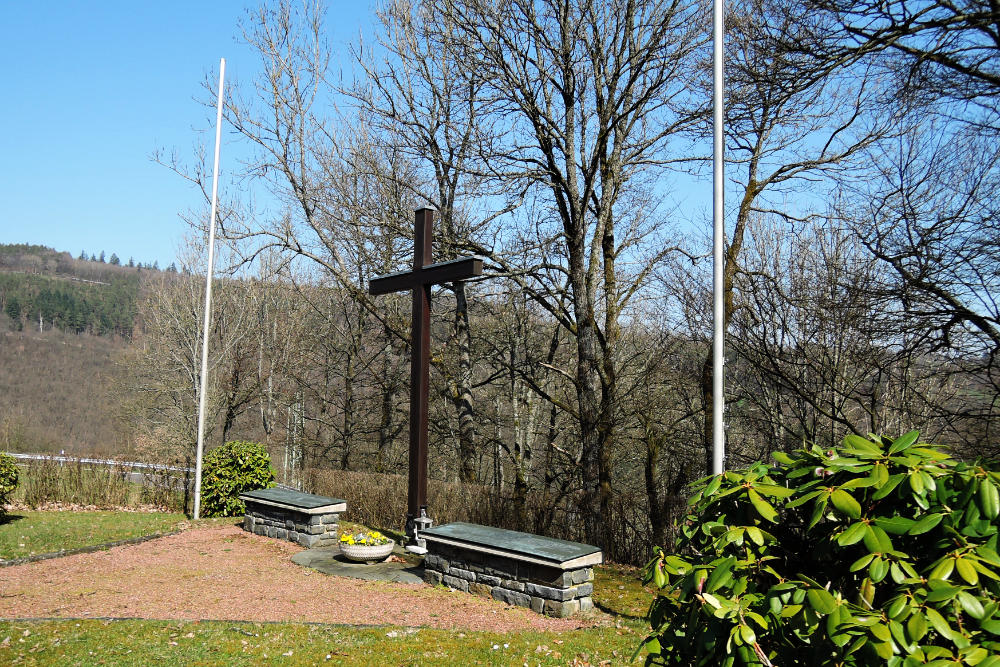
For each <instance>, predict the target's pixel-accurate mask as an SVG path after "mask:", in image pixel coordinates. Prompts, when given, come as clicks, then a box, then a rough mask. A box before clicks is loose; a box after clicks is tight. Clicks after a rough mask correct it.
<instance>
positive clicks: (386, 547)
mask: <svg viewBox="0 0 1000 667" xmlns="http://www.w3.org/2000/svg"><path fill="white" fill-rule="evenodd" d="M394 544H395V542H394V541H392V540H390V541H389V542H388V543H386V544H344V543H343V542H341V543H340V553H342V554H344V557H345V558H349V559H350V560H354V561H358V562H365V561H381V560H385V559H386V557H387V556H388V555H389V554H391V553H392V547H393V545H394Z"/></svg>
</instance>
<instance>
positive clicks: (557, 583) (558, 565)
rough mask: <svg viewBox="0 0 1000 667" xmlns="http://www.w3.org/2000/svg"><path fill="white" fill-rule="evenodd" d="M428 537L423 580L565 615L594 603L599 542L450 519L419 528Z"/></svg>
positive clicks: (561, 615)
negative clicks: (595, 543)
mask: <svg viewBox="0 0 1000 667" xmlns="http://www.w3.org/2000/svg"><path fill="white" fill-rule="evenodd" d="M420 536H421V537H422V538H424V539H425V540H426V541H427V551H428V553H427V555H426V556H425V558H424V581H426V582H427V583H429V584H433V585H436V584H443V585H445V586H449V587H451V588H454V589H457V590H461V591H465V592H468V593H474V594H477V595H483V596H490V597H493V598H495V599H497V600H502V601H504V602H507V603H508V604H515V605H519V606H522V607H530V608H531V609H532V610H533V611H536V612H538V613H541V614H548V615H550V616H558V617H560V618H565V617H567V616H570V615H571V614H574V613H576V612H577V611H587V610H588V609H591V608H593V606H594V603H593V599H592V598H591V593H592V592H593V590H594V584H593V580H594V567H593V566H594V565H599V564H600V563H602V562H603V561H604V554H603V553H602V552H601V550H600V549H599V548H598V547H595V546H592V545H589V544H581V543H579V542H568V541H566V540H559V539H555V538H552V537H542V536H540V535H532V534H530V533H520V532H517V531H513V530H504V529H502V528H491V527H489V526H480V525H477V524H473V523H461V522H456V523H449V524H445V525H443V526H437V527H434V528H428V529H427V530H424V531H422V532H421V533H420Z"/></svg>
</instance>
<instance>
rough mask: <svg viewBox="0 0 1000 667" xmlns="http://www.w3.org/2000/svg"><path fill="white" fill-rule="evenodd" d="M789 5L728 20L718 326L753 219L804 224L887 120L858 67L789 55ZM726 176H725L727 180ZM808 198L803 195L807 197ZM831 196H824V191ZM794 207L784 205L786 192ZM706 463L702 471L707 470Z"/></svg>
mask: <svg viewBox="0 0 1000 667" xmlns="http://www.w3.org/2000/svg"><path fill="white" fill-rule="evenodd" d="M798 8H799V6H798V5H796V4H795V3H794V1H790V0H754V2H751V3H750V4H749V5H744V6H742V7H741V8H739V9H738V10H737V11H735V12H732V13H731V27H730V28H729V36H730V37H729V42H728V45H729V46H728V50H727V58H726V67H727V87H728V95H727V106H726V152H727V161H728V162H729V163H730V164H734V163H735V164H736V165H737V167H736V169H735V170H732V171H735V176H734V177H733V178H734V180H735V181H736V184H737V188H738V190H737V197H736V200H737V201H736V204H735V214H734V216H733V218H734V222H733V225H732V236H731V238H730V240H729V243H728V245H727V247H726V252H725V266H724V269H723V287H722V289H723V300H724V312H725V315H724V325H725V326H726V327H727V328H728V326H729V323H730V322H731V320H732V316H733V311H734V308H735V307H736V303H737V301H736V296H735V278H736V275H737V273H738V272H739V271H740V270H741V268H740V262H741V259H740V257H741V253H742V251H743V245H744V236H745V234H746V233H747V228H748V225H749V224H750V222H751V220H752V219H753V217H754V216H756V215H763V214H774V215H778V216H780V217H783V218H784V219H786V220H788V221H789V222H794V221H796V220H805V219H807V218H808V217H809V216H811V215H813V214H814V212H815V210H816V208H817V207H822V206H824V204H823V202H822V198H821V196H820V193H819V192H818V191H817V190H818V188H819V187H820V186H821V184H823V183H824V182H825V183H826V188H829V189H832V181H831V180H830V178H831V176H837V177H838V178H840V177H842V176H843V174H844V173H846V172H849V170H850V169H851V167H852V166H854V167H856V166H857V163H856V162H855V159H856V158H857V157H858V156H859V155H860V154H861V152H862V151H863V149H864V148H865V147H867V146H869V145H871V144H872V143H874V142H875V141H876V140H877V139H878V138H880V137H882V136H884V135H885V134H886V133H887V132H888V131H889V129H890V128H891V124H892V121H893V115H892V114H887V113H885V106H884V105H883V104H882V100H883V96H884V91H883V90H882V89H881V87H879V86H878V81H877V80H876V79H875V78H874V77H873V76H872V75H871V73H870V72H869V71H868V70H867V69H866V68H865V67H864V66H859V65H858V64H857V63H856V62H853V61H850V60H845V59H842V58H833V57H826V56H825V55H824V54H823V53H822V50H819V51H818V52H819V53H820V55H816V54H814V53H811V52H807V51H806V50H804V49H803V50H796V49H795V48H792V47H789V46H788V45H787V44H786V43H785V41H784V38H785V36H786V35H788V34H796V33H797V32H798V31H799V30H801V25H802V24H803V23H805V24H809V23H810V21H812V19H811V17H809V16H808V15H806V14H803V13H801V12H797V11H796V9H798ZM732 171H731V172H730V173H732ZM807 191H808V193H809V194H808V195H806V194H805V193H806V192H807ZM828 191H829V190H828ZM789 192H796V193H797V195H798V197H797V198H799V199H800V200H801V201H799V202H797V203H795V204H792V205H789V203H788V193H789ZM702 388H703V389H702V391H703V396H704V404H705V408H706V409H705V417H704V420H705V421H704V438H705V440H704V442H705V448H706V456H709V455H710V452H711V448H710V443H711V438H712V423H711V413H712V411H711V409H710V407H711V405H712V401H713V400H714V399H715V397H714V396H713V395H712V359H711V355H707V356H706V359H705V363H704V366H703V373H702ZM709 463H710V461H708V462H707V463H706V466H708V464H709Z"/></svg>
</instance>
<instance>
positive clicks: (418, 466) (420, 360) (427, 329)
mask: <svg viewBox="0 0 1000 667" xmlns="http://www.w3.org/2000/svg"><path fill="white" fill-rule="evenodd" d="M433 224H434V211H433V210H431V209H429V208H421V209H417V211H416V213H415V214H414V221H413V274H414V276H415V277H416V276H418V275H419V273H420V271H421V269H423V268H424V266H426V265H428V264H430V263H431V239H432V235H433V232H434V228H433ZM412 322H413V324H412V327H413V328H412V333H411V334H410V347H411V351H410V354H411V358H410V461H409V463H410V470H409V485H408V488H407V496H406V514H407V517H406V518H407V521H406V523H407V526H409V524H410V523H411V522H412V520H413V519H414V518H416V517H418V516H420V508H421V507H427V411H428V406H427V401H428V396H429V393H430V359H431V284H430V283H426V282H425V283H423V284H414V285H413V320H412Z"/></svg>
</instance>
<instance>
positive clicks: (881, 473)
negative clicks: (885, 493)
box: [871, 462, 889, 488]
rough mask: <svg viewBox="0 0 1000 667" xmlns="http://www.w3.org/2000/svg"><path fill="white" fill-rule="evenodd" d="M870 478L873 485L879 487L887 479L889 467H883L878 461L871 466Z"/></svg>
mask: <svg viewBox="0 0 1000 667" xmlns="http://www.w3.org/2000/svg"><path fill="white" fill-rule="evenodd" d="M871 480H872V482H873V486H876V487H878V488H881V487H882V486H883V485H885V483H886V482H888V481H889V469H888V468H886V467H885V464H884V463H881V462H879V463H876V464H875V466H874V467H873V468H872V472H871Z"/></svg>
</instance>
